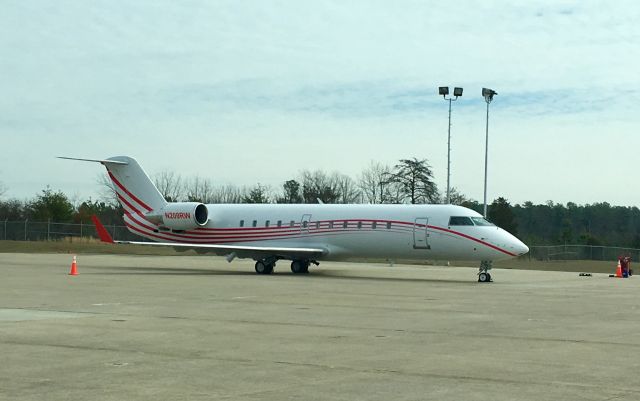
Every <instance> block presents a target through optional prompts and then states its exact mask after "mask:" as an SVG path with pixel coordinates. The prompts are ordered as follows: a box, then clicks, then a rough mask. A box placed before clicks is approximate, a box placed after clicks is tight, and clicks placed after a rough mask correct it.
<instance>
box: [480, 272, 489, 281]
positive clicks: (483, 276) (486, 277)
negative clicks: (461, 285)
mask: <svg viewBox="0 0 640 401" xmlns="http://www.w3.org/2000/svg"><path fill="white" fill-rule="evenodd" d="M490 281H491V274H489V273H479V274H478V282H479V283H488V282H490Z"/></svg>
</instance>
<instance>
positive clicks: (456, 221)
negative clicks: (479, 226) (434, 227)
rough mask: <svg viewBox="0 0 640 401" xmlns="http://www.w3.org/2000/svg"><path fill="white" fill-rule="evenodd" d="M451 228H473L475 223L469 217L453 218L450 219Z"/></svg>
mask: <svg viewBox="0 0 640 401" xmlns="http://www.w3.org/2000/svg"><path fill="white" fill-rule="evenodd" d="M449 225H450V226H472V225H473V221H471V218H470V217H467V216H452V217H451V218H450V219H449Z"/></svg>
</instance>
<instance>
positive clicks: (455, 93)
mask: <svg viewBox="0 0 640 401" xmlns="http://www.w3.org/2000/svg"><path fill="white" fill-rule="evenodd" d="M438 93H439V94H440V95H442V97H443V98H444V100H448V101H449V130H448V131H447V200H446V202H447V204H449V203H451V186H450V181H451V102H455V101H456V100H458V97H460V96H462V88H459V87H457V86H456V87H455V88H453V96H455V99H454V98H451V97H448V98H447V95H448V94H449V87H448V86H440V87H438Z"/></svg>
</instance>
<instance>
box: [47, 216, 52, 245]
mask: <svg viewBox="0 0 640 401" xmlns="http://www.w3.org/2000/svg"><path fill="white" fill-rule="evenodd" d="M49 233H51V219H47V241H51V238H50V237H49Z"/></svg>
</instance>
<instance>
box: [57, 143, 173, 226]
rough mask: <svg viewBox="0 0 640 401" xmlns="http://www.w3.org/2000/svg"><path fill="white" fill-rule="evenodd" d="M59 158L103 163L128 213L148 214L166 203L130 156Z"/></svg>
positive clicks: (119, 199)
mask: <svg viewBox="0 0 640 401" xmlns="http://www.w3.org/2000/svg"><path fill="white" fill-rule="evenodd" d="M60 158H61V159H68V160H81V161H90V162H97V163H101V164H102V165H104V166H105V167H106V168H107V173H108V174H109V178H110V179H111V182H112V183H113V189H114V190H115V192H116V195H117V197H118V201H119V202H120V204H121V205H122V207H123V208H124V209H125V210H126V211H128V212H129V213H136V214H148V213H150V212H152V211H154V210H156V211H159V210H161V209H162V208H164V207H165V206H166V204H167V201H166V200H165V199H164V197H163V196H162V194H161V193H160V191H158V188H156V186H155V185H154V184H153V181H151V179H150V178H149V176H148V175H147V173H145V171H144V170H143V169H142V167H140V165H139V164H138V162H137V161H136V160H135V159H134V158H132V157H128V156H115V157H110V158H109V159H105V160H95V159H77V158H71V157H60Z"/></svg>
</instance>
